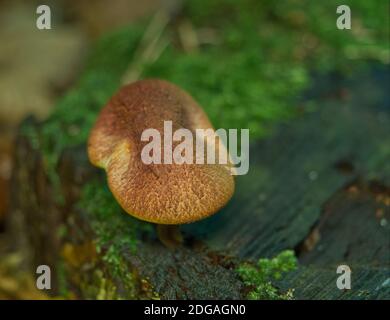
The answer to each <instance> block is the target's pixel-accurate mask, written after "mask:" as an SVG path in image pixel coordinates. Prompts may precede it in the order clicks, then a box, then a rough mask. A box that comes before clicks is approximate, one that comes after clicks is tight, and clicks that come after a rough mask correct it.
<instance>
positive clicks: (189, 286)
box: [9, 68, 390, 299]
mask: <svg viewBox="0 0 390 320" xmlns="http://www.w3.org/2000/svg"><path fill="white" fill-rule="evenodd" d="M385 72H387V70H383V69H381V68H380V69H379V70H375V71H374V72H373V73H372V74H371V75H369V76H367V77H366V78H361V79H359V81H349V82H342V81H341V80H340V81H339V82H338V83H336V84H337V86H336V85H335V83H334V82H335V81H334V78H325V79H319V80H318V81H317V83H318V84H317V86H316V89H313V90H312V91H311V92H309V94H308V95H309V96H315V97H316V99H318V100H319V108H318V109H317V110H316V111H314V112H312V113H309V114H308V113H305V114H303V115H301V116H299V117H298V118H297V119H295V120H294V121H291V122H290V123H288V124H284V125H280V126H278V127H276V128H275V129H274V130H273V132H272V134H270V135H269V136H268V137H266V138H264V139H261V140H259V141H257V142H256V141H252V144H251V156H250V161H251V162H250V171H249V173H248V174H247V175H245V176H241V177H237V186H236V193H235V195H234V197H233V199H232V200H231V202H230V203H229V204H228V205H227V206H226V207H225V208H224V209H223V210H221V212H219V213H218V214H216V215H215V216H213V217H211V218H208V219H206V220H204V221H201V222H198V223H193V224H190V225H186V226H183V227H182V230H183V232H184V236H185V243H184V244H183V246H181V247H179V248H177V249H175V250H171V249H168V248H166V247H164V246H163V245H162V244H161V243H160V242H159V241H158V239H157V237H156V232H155V229H154V226H153V225H151V224H149V223H144V222H140V221H138V220H136V219H133V218H132V217H130V216H128V215H127V214H126V213H124V212H123V211H122V210H121V209H120V208H119V206H118V205H117V204H116V203H115V200H114V199H113V197H112V196H111V194H110V193H109V191H108V189H107V186H106V182H105V177H104V175H103V173H102V172H101V171H100V170H98V169H96V168H94V167H92V166H91V165H90V164H89V162H88V159H87V156H86V146H85V144H83V143H80V144H77V145H73V146H66V147H64V148H63V149H62V150H60V153H59V157H58V161H57V162H56V166H55V170H54V171H53V172H51V173H48V165H49V164H48V163H47V157H46V156H45V154H44V150H43V149H42V148H41V146H42V143H41V142H40V139H42V135H43V133H42V132H43V131H44V130H45V128H46V127H47V126H48V125H50V120H49V122H45V123H37V122H36V121H34V119H32V118H30V119H27V120H26V121H25V122H24V123H23V124H22V126H21V129H20V131H19V136H18V138H17V141H16V146H15V167H14V173H13V184H12V209H13V210H12V214H11V215H10V220H9V227H10V230H11V234H10V236H11V237H12V239H13V243H14V244H15V246H16V247H18V248H19V249H22V250H24V252H25V253H26V255H27V257H28V259H27V260H26V265H27V266H28V267H29V268H31V270H32V271H34V270H35V268H36V266H37V265H40V264H47V265H49V266H51V267H52V270H53V272H54V273H55V276H54V280H55V283H54V285H53V289H52V293H53V294H54V295H62V296H66V297H79V298H129V299H138V298H161V299H187V298H188V299H196V298H198V299H203V298H211V299H240V298H245V297H246V294H247V292H248V290H249V289H250V288H249V289H248V286H247V285H244V283H243V282H242V281H241V279H240V277H239V276H238V274H237V272H236V268H237V266H238V264H239V263H241V262H245V261H255V260H257V259H259V258H262V257H271V256H273V255H275V254H277V253H278V252H280V251H282V250H285V249H294V250H295V252H296V254H297V256H298V259H299V268H298V270H297V271H295V272H293V273H291V274H290V275H288V276H287V277H286V279H283V280H281V281H280V282H279V283H278V287H279V288H281V289H283V290H287V289H290V288H294V289H295V292H296V297H297V298H304V299H313V298H321V299H332V298H345V299H348V298H353V299H364V298H387V299H388V298H390V285H389V280H388V267H389V249H390V248H389V228H390V225H389V223H388V221H389V219H390V216H389V214H390V212H389V201H390V200H389V199H390V192H389V183H390V167H389V161H388V160H389V146H390V137H389V134H388V127H389V113H388V111H389V110H388V105H386V103H388V101H387V102H386V100H385V95H386V83H381V82H380V79H381V77H382V76H383V75H384V73H385ZM373 84H374V85H375V90H373V89H372V88H374V87H373ZM340 87H341V88H344V89H343V90H344V91H346V92H348V95H347V96H348V97H347V98H345V94H342V95H340V91H339V88H340ZM368 88H371V89H370V90H368ZM69 112H71V110H69ZM56 121H57V120H56ZM53 134H57V135H61V127H60V126H59V127H58V132H54V133H53ZM53 176H54V177H55V178H54V179H53ZM340 264H348V265H349V266H350V267H351V269H352V272H353V273H352V277H353V278H352V289H351V290H348V291H340V290H338V289H337V287H336V282H335V281H336V277H337V274H336V267H337V265H340Z"/></svg>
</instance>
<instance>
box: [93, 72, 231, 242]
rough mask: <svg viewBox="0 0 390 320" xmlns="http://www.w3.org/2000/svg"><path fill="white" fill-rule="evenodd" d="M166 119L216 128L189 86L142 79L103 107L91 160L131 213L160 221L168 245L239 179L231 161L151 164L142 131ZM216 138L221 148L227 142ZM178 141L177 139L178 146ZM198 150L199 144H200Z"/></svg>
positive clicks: (181, 125) (223, 200)
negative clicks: (143, 156) (181, 228)
mask: <svg viewBox="0 0 390 320" xmlns="http://www.w3.org/2000/svg"><path fill="white" fill-rule="evenodd" d="M164 121H172V128H173V130H175V129H179V128H186V129H189V130H190V131H191V132H192V133H194V134H195V130H196V129H212V130H213V132H215V131H214V129H213V127H212V125H211V123H210V121H209V119H208V117H207V115H206V114H205V112H204V111H203V110H202V108H201V107H200V106H199V105H198V104H197V102H196V101H195V100H194V99H193V98H192V97H191V96H190V95H189V94H188V93H186V92H185V91H184V90H182V89H180V88H179V87H177V86H176V85H174V84H172V83H169V82H167V81H163V80H157V79H149V80H141V81H137V82H134V83H131V84H129V85H126V86H123V87H122V88H121V89H120V90H119V91H118V92H117V93H116V94H115V95H114V96H113V97H112V98H111V99H110V100H109V102H108V103H107V105H106V106H105V107H104V108H103V109H102V111H101V112H100V114H99V116H98V118H97V121H96V123H95V125H94V127H93V128H92V131H91V133H90V136H89V140H88V156H89V159H90V162H91V163H92V164H93V165H95V166H97V167H100V168H103V169H104V170H105V171H106V173H107V179H108V186H109V188H110V190H111V192H112V194H113V195H114V197H115V199H116V200H117V201H118V203H119V204H120V205H121V207H122V208H123V209H124V210H125V211H126V212H127V213H129V214H130V215H132V216H134V217H136V218H138V219H141V220H144V221H148V222H153V223H156V224H157V231H158V232H157V233H158V236H159V238H160V240H161V241H162V242H163V243H164V244H166V245H167V246H168V247H172V246H175V245H176V244H178V243H180V242H181V241H182V237H181V235H180V232H179V231H178V228H177V227H176V226H177V225H180V224H184V223H190V222H194V221H197V220H201V219H203V218H206V217H208V216H210V215H212V214H214V213H216V212H217V211H218V210H219V209H221V208H222V207H223V206H224V205H225V204H226V203H227V202H228V201H229V199H230V198H231V197H232V195H233V192H234V179H233V176H232V174H231V171H230V169H231V168H230V167H231V166H230V162H228V164H219V163H216V164H207V163H206V161H205V163H204V164H197V163H190V164H188V163H182V164H177V163H175V162H173V163H172V164H155V163H151V164H145V163H144V162H143V161H142V159H141V151H142V149H143V147H144V146H145V145H146V143H147V142H145V141H142V140H141V135H142V132H143V131H144V130H146V129H149V128H154V129H156V130H158V132H159V133H160V134H161V139H162V140H164V138H166V137H164V130H163V129H164ZM218 139H219V138H218V136H217V139H214V140H213V141H210V140H209V139H207V141H206V139H205V143H215V145H214V147H215V150H216V152H218V150H219V148H221V145H220V144H218V143H217V140H218ZM177 144H178V143H175V142H173V145H172V148H174V146H175V145H177ZM194 149H195V148H194Z"/></svg>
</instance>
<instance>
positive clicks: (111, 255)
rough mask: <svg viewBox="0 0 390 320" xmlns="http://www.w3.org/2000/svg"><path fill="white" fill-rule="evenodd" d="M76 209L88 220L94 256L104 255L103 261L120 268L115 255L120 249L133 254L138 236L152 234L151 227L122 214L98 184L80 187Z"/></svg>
mask: <svg viewBox="0 0 390 320" xmlns="http://www.w3.org/2000/svg"><path fill="white" fill-rule="evenodd" d="M77 206H78V207H79V208H80V209H82V211H83V212H85V214H86V215H87V216H88V217H89V219H90V220H89V221H91V226H92V229H93V231H94V232H95V235H96V249H97V252H98V253H101V252H102V251H104V257H103V260H105V261H106V262H109V263H113V264H118V265H119V262H120V261H119V260H118V261H117V259H119V258H120V256H121V255H120V254H118V253H120V251H121V250H123V249H126V251H129V250H130V252H135V250H136V248H137V242H138V238H139V237H140V235H141V234H144V233H148V232H152V230H153V227H152V225H151V224H150V223H147V222H144V221H141V220H138V219H136V218H133V217H132V216H130V215H128V214H126V213H124V212H123V210H122V209H121V207H120V206H119V204H118V203H117V202H116V201H113V199H112V194H111V192H110V190H109V189H108V186H107V185H106V184H105V183H102V182H101V181H91V182H89V183H87V184H86V185H85V186H84V187H83V190H82V195H81V197H80V201H79V203H78V205H77Z"/></svg>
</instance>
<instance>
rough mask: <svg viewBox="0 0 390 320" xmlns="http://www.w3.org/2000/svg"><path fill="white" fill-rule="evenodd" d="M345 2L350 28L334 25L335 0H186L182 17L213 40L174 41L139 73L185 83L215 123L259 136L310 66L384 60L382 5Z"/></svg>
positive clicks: (286, 113) (282, 115) (287, 105)
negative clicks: (195, 44)
mask: <svg viewBox="0 0 390 320" xmlns="http://www.w3.org/2000/svg"><path fill="white" fill-rule="evenodd" d="M344 4H350V5H351V7H352V11H353V18H354V31H340V30H338V29H337V28H336V24H335V23H336V18H337V15H336V8H337V6H338V5H339V3H338V1H333V0H332V1H326V3H321V4H320V5H319V4H318V3H317V2H315V1H312V0H299V1H294V0H292V1H258V0H243V1H239V2H238V1H233V0H211V1H209V0H207V1H206V0H193V1H188V2H186V5H185V13H186V14H185V18H184V19H188V21H190V23H192V25H193V29H194V31H195V32H197V33H198V36H199V39H200V41H202V35H201V32H202V30H203V31H204V30H209V32H212V33H213V34H214V39H213V42H212V43H211V44H203V45H202V44H200V46H199V48H198V51H194V52H188V53H185V52H183V49H182V48H181V47H180V46H177V44H176V43H175V42H173V43H174V44H172V45H171V46H170V47H169V49H168V50H166V51H165V52H164V54H163V55H162V56H161V58H160V59H158V60H157V61H156V62H154V63H152V64H151V65H148V66H146V68H145V71H144V76H148V77H149V76H152V77H161V78H164V79H168V80H171V81H172V82H174V83H177V84H179V85H180V86H182V87H184V88H185V89H187V90H188V91H189V92H190V93H191V94H192V95H194V96H195V98H196V99H197V100H198V101H199V102H200V104H201V105H202V106H203V107H204V108H205V110H206V112H207V113H208V115H209V116H210V118H211V120H212V122H213V124H214V125H215V126H216V127H217V128H218V127H223V128H250V130H251V136H252V137H259V136H261V135H262V134H264V133H265V132H266V131H267V128H268V127H269V125H270V124H272V123H273V122H275V121H281V120H283V119H288V118H290V117H291V116H292V115H293V114H294V112H295V110H296V109H295V108H293V106H294V104H295V103H296V100H297V96H298V95H299V94H300V93H301V92H302V90H303V89H305V88H307V87H308V85H309V79H310V72H311V71H313V70H322V71H329V70H334V69H340V68H342V69H343V70H349V69H351V68H352V67H354V66H355V64H356V62H357V60H356V59H365V58H374V59H379V60H382V61H383V60H386V61H387V62H388V60H389V58H388V57H389V46H388V44H389V41H388V38H389V32H388V28H383V26H385V25H387V24H388V23H386V17H387V12H388V10H387V7H386V6H387V5H386V3H385V2H382V3H381V4H379V3H378V4H377V3H370V4H368V3H367V1H364V0H358V1H345V2H344ZM385 29H386V30H385ZM199 34H200V35H199Z"/></svg>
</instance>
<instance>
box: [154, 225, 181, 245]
mask: <svg viewBox="0 0 390 320" xmlns="http://www.w3.org/2000/svg"><path fill="white" fill-rule="evenodd" d="M157 236H158V238H159V239H160V241H161V242H162V243H163V244H164V245H165V246H166V247H167V248H169V249H174V248H177V247H179V246H180V245H181V244H182V243H183V235H182V234H181V231H180V227H179V225H173V224H157Z"/></svg>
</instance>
